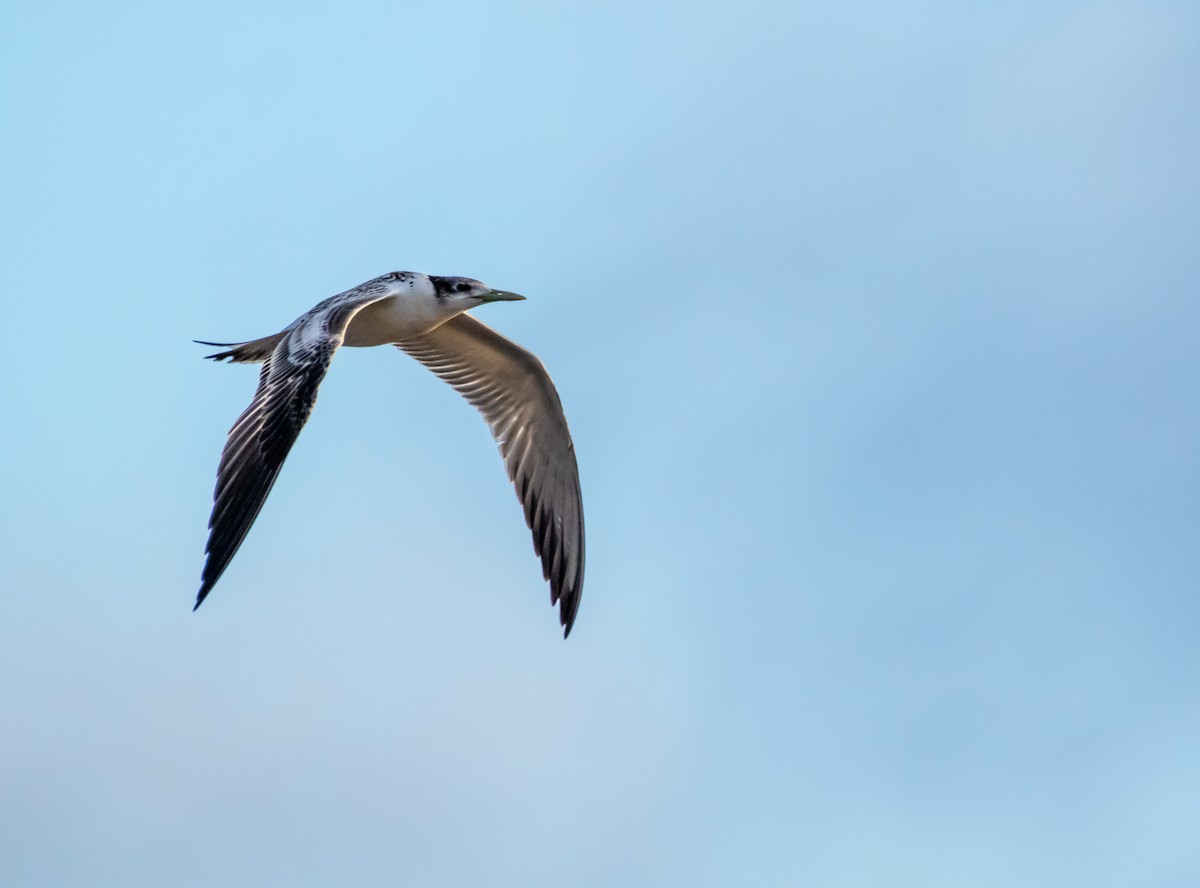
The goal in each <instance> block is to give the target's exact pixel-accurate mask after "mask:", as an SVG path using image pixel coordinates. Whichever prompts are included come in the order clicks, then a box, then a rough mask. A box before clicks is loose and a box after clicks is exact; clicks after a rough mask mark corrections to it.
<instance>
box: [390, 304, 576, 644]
mask: <svg viewBox="0 0 1200 888" xmlns="http://www.w3.org/2000/svg"><path fill="white" fill-rule="evenodd" d="M397 346H398V347H399V348H401V349H403V350H404V351H405V352H407V353H408V354H409V355H411V356H412V357H414V358H416V359H417V360H418V361H420V362H421V363H422V364H424V365H425V366H426V367H428V368H429V369H430V370H432V371H433V372H434V373H435V374H437V375H438V376H439V377H440V378H441V379H443V380H445V381H446V382H448V383H449V384H450V385H451V386H453V387H454V388H455V389H456V390H457V391H458V392H459V394H461V395H462V396H463V397H465V398H466V399H467V400H468V401H469V402H470V403H471V404H472V405H474V406H475V407H476V408H477V409H478V410H479V412H480V413H482V414H483V417H484V419H485V420H486V421H487V424H488V426H489V427H490V428H491V431H492V435H493V437H495V439H496V443H497V444H498V445H499V447H500V454H501V456H503V458H504V464H505V466H506V468H507V469H508V477H509V479H510V480H511V481H512V482H513V485H514V487H515V488H516V491H517V497H518V498H519V499H520V501H521V504H522V507H523V508H524V511H525V523H526V524H528V525H529V528H530V530H531V531H532V532H533V548H534V551H535V552H536V553H537V554H538V556H540V558H541V560H542V573H543V576H544V577H545V578H546V579H547V580H549V582H550V601H551V602H552V603H556V604H558V605H559V620H560V621H561V623H562V625H563V627H564V628H563V636H564V637H566V636H567V635H569V634H570V632H571V626H572V624H573V623H574V621H575V614H576V612H577V611H578V609H579V599H580V595H581V594H582V592H583V566H584V534H583V497H582V495H581V493H580V490H579V470H578V467H577V465H576V461H575V448H574V444H573V443H572V441H571V433H570V431H569V430H568V429H567V420H566V417H565V416H564V414H563V409H562V403H561V402H560V401H559V398H558V392H557V391H556V390H555V388H554V383H553V382H552V381H551V380H550V375H549V374H548V373H547V372H546V369H545V367H543V366H542V362H541V361H539V360H538V359H537V358H536V357H535V356H534V355H533V354H531V353H530V352H528V351H526V350H525V349H523V348H521V347H520V346H518V345H516V344H515V343H513V342H510V341H509V340H508V339H505V338H504V337H503V336H501V335H500V334H499V333H497V332H496V331H494V330H493V329H492V328H490V327H488V326H487V325H486V324H484V323H482V322H481V321H478V320H476V319H475V318H473V317H471V316H470V315H467V314H460V315H458V316H457V317H455V318H453V319H451V320H449V321H447V322H446V323H444V324H441V325H440V326H438V327H436V328H434V329H433V330H431V331H430V332H428V333H425V334H424V335H421V336H417V337H415V338H412V339H407V340H405V341H403V342H399V343H397Z"/></svg>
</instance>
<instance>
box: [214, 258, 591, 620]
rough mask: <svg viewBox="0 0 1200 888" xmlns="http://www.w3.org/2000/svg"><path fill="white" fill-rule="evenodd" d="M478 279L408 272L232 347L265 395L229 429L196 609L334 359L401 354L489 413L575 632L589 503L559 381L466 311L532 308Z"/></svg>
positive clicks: (555, 596)
mask: <svg viewBox="0 0 1200 888" xmlns="http://www.w3.org/2000/svg"><path fill="white" fill-rule="evenodd" d="M523 298H524V297H522V296H517V295H516V294H514V293H507V292H505V291H502V290H491V289H489V288H488V287H486V286H485V285H483V284H481V283H480V282H479V281H476V280H472V279H470V278H447V277H434V276H430V275H424V274H417V273H415V272H408V271H398V272H393V273H391V274H386V275H383V276H381V277H377V278H375V279H373V280H370V281H367V282H366V283H364V284H361V285H359V286H357V287H355V288H353V289H352V290H347V291H346V292H345V293H339V294H338V295H336V296H331V297H330V298H328V299H326V300H324V301H322V302H320V303H318V304H317V305H316V306H314V307H313V308H312V309H311V310H309V311H307V312H305V313H304V314H303V315H301V316H300V317H299V318H297V319H296V320H295V321H293V322H292V323H291V324H289V325H288V326H287V327H285V328H284V329H283V330H281V331H280V332H279V333H276V334H273V335H271V336H265V337H263V338H262V339H256V340H252V341H250V342H243V343H237V344H228V343H204V344H205V345H222V346H227V347H228V351H223V352H218V353H217V354H214V355H209V357H210V358H213V359H215V360H223V359H229V360H230V361H233V362H235V363H261V364H262V365H263V368H262V371H261V373H260V376H259V383H258V391H257V392H256V393H255V396H254V400H253V401H252V402H251V403H250V406H249V407H248V408H246V410H245V412H244V413H242V415H241V416H240V417H239V418H238V420H237V422H235V423H234V425H233V428H232V429H230V431H229V438H228V440H227V441H226V443H225V449H224V451H223V452H222V454H221V463H220V467H219V469H218V471H217V486H216V489H215V491H214V492H213V511H212V516H211V517H210V519H209V537H208V545H207V547H206V552H207V553H208V558H207V560H206V562H205V565H204V572H203V576H202V580H201V585H200V592H199V594H198V595H197V597H196V607H199V606H200V603H201V602H202V601H203V600H204V598H205V596H207V595H208V593H209V591H210V590H211V589H212V587H213V586H214V585H215V584H216V582H217V580H218V579H219V578H220V576H221V574H222V573H223V572H224V571H225V568H226V567H227V566H228V565H229V562H230V560H231V559H232V558H233V556H234V554H235V553H236V552H237V550H238V547H239V546H240V545H241V543H242V540H243V539H245V536H246V533H247V532H248V531H249V530H250V526H251V525H252V524H253V523H254V519H255V518H256V517H257V516H258V513H259V511H260V510H261V509H262V506H263V503H264V502H265V501H266V498H267V495H268V494H269V493H270V491H271V487H272V486H273V485H274V483H275V479H276V477H277V476H278V474H279V470H280V468H281V467H282V466H283V461H284V459H285V458H286V456H287V454H288V452H289V451H290V450H291V447H292V444H293V443H294V442H295V440H296V437H297V435H299V433H300V429H301V428H302V427H303V425H304V423H305V421H307V419H308V416H309V414H310V413H311V412H312V408H313V404H314V403H315V401H316V396H317V388H318V386H319V385H320V383H321V380H322V379H323V378H324V376H325V373H326V371H327V370H328V368H329V363H330V361H331V360H332V358H333V355H334V352H336V351H337V349H338V348H339V347H340V346H342V345H346V346H351V347H371V346H377V345H389V344H390V345H396V346H397V347H399V348H400V349H402V350H404V351H406V352H407V353H408V354H410V355H412V356H413V357H414V358H416V359H417V360H418V361H420V362H421V363H423V364H425V366H427V367H428V368H429V369H430V370H432V371H433V372H434V373H436V374H437V375H438V376H440V377H441V378H442V379H444V380H445V381H446V382H448V383H449V384H450V385H452V386H453V387H454V388H455V389H457V390H458V391H459V393H460V394H462V395H463V396H464V397H466V398H467V400H468V401H470V402H471V403H472V404H473V405H474V406H475V407H476V408H478V409H479V411H480V412H481V413H482V414H483V416H484V419H485V420H486V421H487V423H488V425H489V426H490V427H491V430H492V434H493V436H494V437H495V438H496V441H497V443H498V444H499V445H500V452H501V455H502V456H503V457H504V461H505V465H506V466H507V468H508V474H509V478H510V479H511V480H512V481H513V483H514V485H515V486H516V489H517V496H518V497H519V499H520V500H521V503H522V505H523V506H524V509H525V519H526V522H527V523H528V524H529V527H530V529H531V530H532V531H533V541H534V549H535V550H536V551H537V553H538V554H539V555H540V556H541V559H542V567H543V574H544V575H545V577H546V579H547V580H549V581H550V595H551V601H552V602H555V603H558V604H559V613H560V619H561V621H562V624H563V626H564V627H565V631H564V635H565V634H567V633H569V632H570V631H571V625H572V623H573V622H574V619H575V613H576V610H577V609H578V607H579V596H580V593H581V591H582V587H583V565H584V536H583V502H582V498H581V496H580V492H579V474H578V470H577V468H576V464H575V452H574V445H573V444H572V442H571V435H570V432H569V431H568V430H567V423H566V418H565V417H564V416H563V411H562V405H561V403H560V402H559V399H558V393H557V391H556V390H555V388H554V384H553V383H552V382H551V381H550V377H549V375H548V374H547V373H546V371H545V368H544V367H542V364H541V362H540V361H538V359H537V358H536V357H534V356H533V355H532V354H530V353H529V352H527V351H526V350H525V349H523V348H521V347H520V346H518V345H516V344H514V343H512V342H510V341H509V340H507V339H505V338H504V337H502V336H500V334H498V333H496V332H495V331H494V330H492V329H491V328H489V327H487V326H485V325H484V324H482V323H480V322H479V321H477V320H475V319H474V318H473V317H471V316H469V315H467V314H465V312H466V311H467V310H468V309H470V308H474V307H475V306H477V305H482V304H484V303H486V302H498V301H511V300H517V299H523Z"/></svg>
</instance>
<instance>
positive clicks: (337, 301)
mask: <svg viewBox="0 0 1200 888" xmlns="http://www.w3.org/2000/svg"><path fill="white" fill-rule="evenodd" d="M386 296H387V293H386V291H384V290H383V289H382V288H376V289H373V290H371V291H367V292H363V291H361V290H351V291H348V292H346V293H342V294H340V295H338V296H333V297H331V298H329V299H326V300H325V301H324V302H321V303H320V304H318V305H317V306H316V307H315V308H313V309H312V310H311V311H309V312H308V313H307V314H305V315H303V316H301V317H300V318H299V319H297V320H296V321H295V322H294V323H293V324H292V325H291V326H290V327H288V328H287V329H286V330H284V332H283V334H282V338H281V339H280V341H279V344H278V345H276V346H275V349H274V351H272V352H271V354H270V356H269V357H268V358H267V359H266V361H265V363H264V364H263V367H262V372H261V373H260V374H259V378H258V391H257V392H255V394H254V400H253V401H251V402H250V406H249V407H247V408H246V411H245V412H244V413H243V414H242V415H241V416H240V417H238V420H237V422H235V423H234V424H233V428H232V429H230V430H229V437H228V438H227V439H226V441H225V449H224V451H223V452H222V453H221V464H220V467H219V468H218V469H217V486H216V489H215V490H214V491H213V510H212V516H211V517H210V518H209V519H208V528H209V533H208V545H207V546H206V547H205V552H207V553H208V558H207V559H206V561H205V563H204V572H203V574H202V576H201V583H200V592H199V593H198V594H197V596H196V607H199V606H200V603H201V602H202V601H204V598H205V596H207V595H208V593H209V591H211V590H212V587H213V586H214V585H215V584H216V582H217V580H219V579H220V578H221V574H222V573H224V571H225V568H226V567H228V566H229V562H230V561H231V560H232V559H233V556H234V555H235V554H236V553H237V550H238V547H239V546H241V544H242V540H244V539H245V538H246V534H247V532H248V531H249V530H250V526H251V525H252V524H253V523H254V519H255V518H257V517H258V513H259V511H261V509H262V507H263V503H265V502H266V500H267V494H269V493H270V492H271V488H272V487H273V486H274V484H275V479H276V478H278V477H279V470H280V469H281V468H282V467H283V461H284V459H285V458H286V457H287V455H288V452H289V451H290V450H291V449H292V445H293V444H294V443H295V442H296V437H297V436H298V435H299V434H300V429H302V428H303V427H304V423H305V422H306V421H307V420H308V417H309V414H310V413H312V409H313V404H314V403H316V400H317V388H318V386H320V384H321V380H322V379H324V378H325V373H326V371H327V370H328V369H329V362H330V361H331V360H332V359H333V353H334V352H335V351H337V349H338V347H339V346H340V345H341V344H342V338H343V336H344V334H345V332H346V326H347V324H349V323H350V319H351V318H352V317H354V315H355V314H356V313H357V312H358V311H359V310H360V309H362V308H363V307H365V306H367V305H369V304H371V303H372V302H378V301H379V300H380V299H383V298H386ZM231 355H233V352H226V353H223V354H219V355H210V357H213V358H217V359H218V360H219V359H221V358H224V357H230V356H231Z"/></svg>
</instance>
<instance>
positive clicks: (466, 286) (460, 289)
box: [454, 283, 471, 293]
mask: <svg viewBox="0 0 1200 888" xmlns="http://www.w3.org/2000/svg"><path fill="white" fill-rule="evenodd" d="M454 289H455V290H457V291H458V292H459V293H465V292H467V291H468V290H470V289H471V285H470V284H464V283H458V284H455V285H454Z"/></svg>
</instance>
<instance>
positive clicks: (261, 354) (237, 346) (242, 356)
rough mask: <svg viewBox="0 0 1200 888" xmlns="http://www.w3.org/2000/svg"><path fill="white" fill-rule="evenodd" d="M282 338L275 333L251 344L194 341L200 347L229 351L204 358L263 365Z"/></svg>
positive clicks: (281, 335)
mask: <svg viewBox="0 0 1200 888" xmlns="http://www.w3.org/2000/svg"><path fill="white" fill-rule="evenodd" d="M284 332H286V331H284ZM282 338H283V332H280V333H273V334H271V335H270V336H264V337H263V338H262V339H252V340H250V341H249V342H205V341H204V340H203V339H196V340H193V341H194V342H196V343H198V344H200V345H215V346H218V347H220V348H226V349H228V351H223V352H217V353H216V354H213V355H205V356H204V357H206V358H211V359H212V360H214V361H224V360H225V359H226V358H228V359H229V362H230V363H232V364H261V363H262V362H263V361H265V360H266V359H267V358H269V357H271V352H273V351H275V346H277V345H278V344H279V340H281V339H282Z"/></svg>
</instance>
